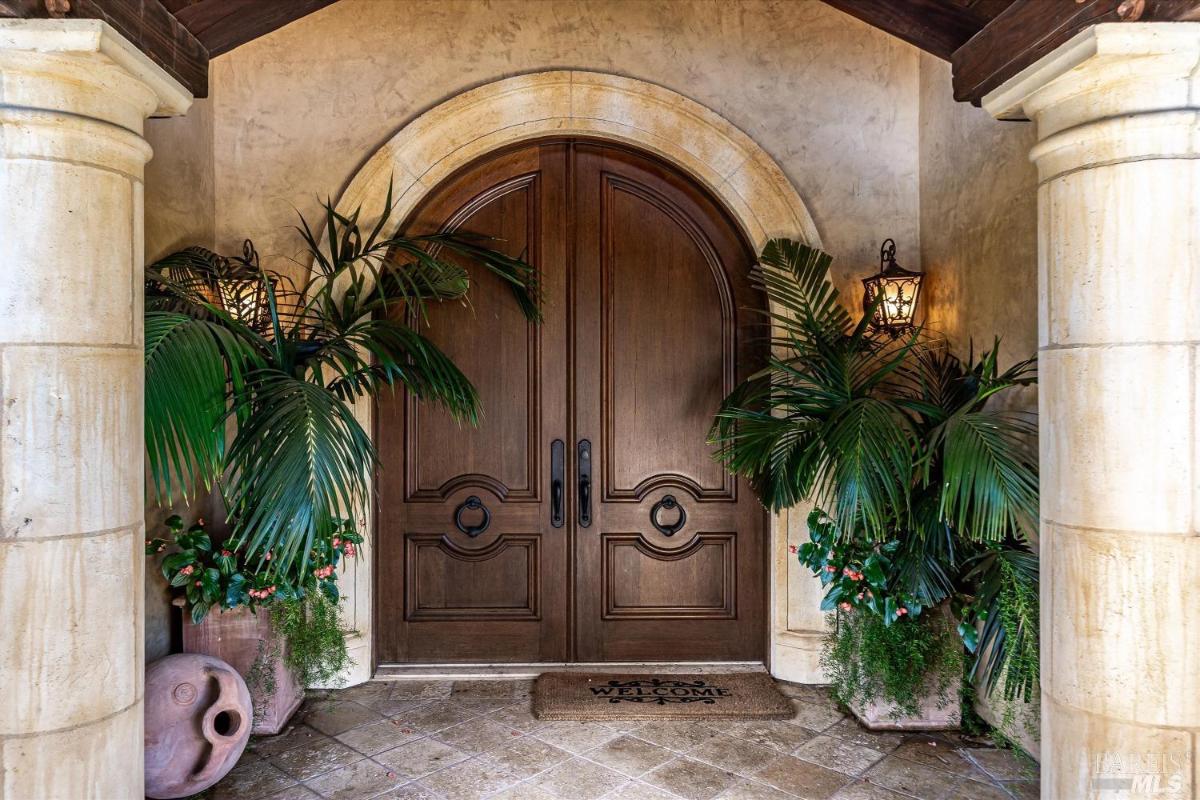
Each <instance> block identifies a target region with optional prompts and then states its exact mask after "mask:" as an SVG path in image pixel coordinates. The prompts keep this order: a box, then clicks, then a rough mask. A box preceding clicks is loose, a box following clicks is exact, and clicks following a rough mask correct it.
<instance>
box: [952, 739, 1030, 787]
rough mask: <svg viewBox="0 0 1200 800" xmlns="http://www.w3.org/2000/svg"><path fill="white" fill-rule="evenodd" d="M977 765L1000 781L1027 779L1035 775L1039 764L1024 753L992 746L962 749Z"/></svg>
mask: <svg viewBox="0 0 1200 800" xmlns="http://www.w3.org/2000/svg"><path fill="white" fill-rule="evenodd" d="M960 752H961V754H962V755H964V756H966V757H967V759H968V760H969V761H972V762H974V764H975V766H977V767H980V768H982V769H983V771H984V772H986V773H987V774H988V775H990V776H992V777H993V778H995V779H996V780H998V781H1025V780H1029V779H1030V778H1031V777H1033V775H1034V773H1035V771H1036V769H1037V765H1036V764H1035V763H1034V762H1033V761H1032V760H1031V759H1030V758H1029V757H1028V756H1025V755H1023V754H1018V753H1014V752H1013V751H1012V750H1000V749H998V748H992V747H973V748H970V749H963V750H961V751H960Z"/></svg>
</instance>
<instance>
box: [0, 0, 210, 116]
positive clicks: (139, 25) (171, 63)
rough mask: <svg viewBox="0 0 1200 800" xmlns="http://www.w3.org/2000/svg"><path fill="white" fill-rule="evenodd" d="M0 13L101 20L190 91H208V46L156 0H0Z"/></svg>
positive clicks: (200, 93) (202, 94) (199, 93)
mask: <svg viewBox="0 0 1200 800" xmlns="http://www.w3.org/2000/svg"><path fill="white" fill-rule="evenodd" d="M0 17H10V18H14V17H15V18H18V19H55V18H63V19H102V20H104V21H105V22H107V23H108V24H109V25H112V26H113V28H115V29H116V30H117V32H118V33H120V34H121V35H122V36H124V37H125V38H126V39H128V40H129V41H131V42H133V44H134V45H136V46H137V47H138V49H140V50H141V51H142V52H143V53H145V54H146V55H147V56H149V57H150V59H151V60H152V61H154V63H156V64H158V65H159V66H160V67H162V68H163V69H164V70H166V71H167V72H168V73H169V74H170V75H171V76H172V77H173V78H175V79H176V80H177V81H179V82H180V83H182V84H183V85H184V86H185V87H187V90H188V91H189V92H191V93H192V94H193V95H194V96H196V97H207V96H208V49H207V48H205V46H204V45H203V44H201V43H200V40H199V39H197V38H196V37H195V36H194V35H192V33H191V32H190V31H189V30H188V29H187V28H186V27H184V26H183V25H182V24H181V23H180V22H179V20H177V19H176V18H175V17H174V16H173V15H172V14H171V12H170V11H168V10H167V9H166V7H165V6H164V5H163V4H162V2H161V0H0Z"/></svg>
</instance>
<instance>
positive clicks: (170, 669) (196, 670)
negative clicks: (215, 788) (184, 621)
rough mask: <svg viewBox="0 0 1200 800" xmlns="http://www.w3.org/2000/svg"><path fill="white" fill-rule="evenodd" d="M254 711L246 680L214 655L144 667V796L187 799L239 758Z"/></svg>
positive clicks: (183, 655)
mask: <svg viewBox="0 0 1200 800" xmlns="http://www.w3.org/2000/svg"><path fill="white" fill-rule="evenodd" d="M253 717H254V711H253V709H252V707H251V705H250V692H249V691H248V690H247V689H246V682H245V681H243V680H242V676H241V675H239V674H238V673H237V671H236V670H234V669H233V667H231V666H229V665H228V664H226V663H225V662H224V661H222V660H221V659H219V658H213V657H212V656H204V655H196V654H190V653H181V654H179V655H173V656H167V657H166V658H161V659H159V660H158V661H155V662H154V663H153V664H151V665H150V666H149V667H147V668H146V735H145V741H146V796H147V797H153V798H174V797H187V796H188V795H192V794H196V793H197V792H202V791H204V790H205V789H207V788H208V787H210V786H212V785H213V784H214V783H216V782H217V781H219V780H221V778H223V777H225V774H226V773H228V772H229V770H231V769H233V766H234V764H236V763H237V761H238V759H239V758H241V756H242V751H243V750H245V749H246V742H247V741H249V739H250V725H251V722H252V720H253Z"/></svg>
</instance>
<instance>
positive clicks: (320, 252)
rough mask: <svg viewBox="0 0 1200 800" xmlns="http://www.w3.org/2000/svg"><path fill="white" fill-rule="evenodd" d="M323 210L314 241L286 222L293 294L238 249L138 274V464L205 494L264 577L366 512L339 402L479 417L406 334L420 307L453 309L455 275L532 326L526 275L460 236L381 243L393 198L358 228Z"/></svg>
mask: <svg viewBox="0 0 1200 800" xmlns="http://www.w3.org/2000/svg"><path fill="white" fill-rule="evenodd" d="M323 208H324V219H323V220H322V221H323V223H324V233H323V234H317V233H315V232H314V228H313V227H312V226H311V225H310V224H309V222H308V221H307V220H306V219H304V217H303V216H301V217H300V222H299V225H298V226H297V228H296V231H297V233H298V234H299V237H300V239H301V241H302V242H303V244H304V259H303V260H304V263H300V264H299V265H298V266H299V268H300V270H301V271H302V272H303V273H304V274H305V275H306V276H307V277H306V279H305V280H303V281H302V282H301V283H300V284H299V285H295V284H294V283H293V282H292V281H290V280H289V279H288V278H287V277H286V276H285V275H283V274H280V273H277V272H272V271H269V270H266V269H263V268H261V267H260V266H259V264H258V257H257V254H256V253H255V251H254V248H253V246H252V245H251V244H250V243H249V242H248V241H247V242H246V245H245V247H244V250H243V254H242V256H241V257H224V256H220V255H218V254H216V253H213V252H211V251H209V250H206V249H204V248H200V247H190V248H187V249H186V250H183V251H180V252H178V253H174V254H172V255H170V256H168V257H166V258H164V259H163V260H161V261H159V262H157V263H155V264H152V265H150V266H149V267H148V269H147V276H146V316H145V331H146V335H145V339H146V347H145V365H146V415H145V429H146V430H145V432H146V453H147V462H148V465H149V470H150V473H151V475H152V477H153V483H154V488H155V492H156V494H157V499H158V501H159V503H160V504H169V503H172V502H174V501H175V500H176V499H177V498H185V499H186V498H190V497H194V496H196V495H197V494H198V493H199V492H200V491H201V490H212V489H213V488H216V489H217V490H218V491H219V493H220V495H221V498H222V499H223V501H224V505H225V508H226V509H227V510H228V517H229V520H228V521H229V524H230V527H231V530H232V534H231V540H230V541H232V542H233V544H234V546H233V547H232V548H230V549H231V550H235V551H236V552H237V553H238V554H239V558H242V559H244V561H245V562H246V563H247V564H249V565H250V566H251V567H252V570H251V571H252V572H253V573H254V574H256V575H258V574H261V575H263V576H264V580H267V581H270V580H272V576H274V577H275V579H276V580H275V582H276V584H278V576H280V575H289V574H303V573H306V572H307V570H308V569H309V566H310V562H311V559H312V558H313V553H314V552H316V551H317V550H318V549H319V545H320V543H321V542H323V541H328V540H329V539H330V538H331V537H332V536H333V535H334V533H335V532H337V531H339V530H341V529H342V526H343V525H344V519H345V518H346V517H348V516H351V515H353V514H354V513H355V510H356V509H361V508H362V506H363V504H364V503H365V500H366V498H367V495H368V487H369V481H370V476H371V474H372V472H373V469H374V467H375V466H376V453H375V449H374V446H373V445H372V443H371V439H370V437H369V436H368V435H367V433H366V431H364V430H363V428H362V425H361V424H360V423H359V421H358V420H357V419H356V418H355V416H354V414H353V412H352V410H351V408H350V406H349V402H350V401H353V400H354V399H355V398H357V397H361V396H369V395H375V394H377V393H379V392H381V391H384V390H388V391H394V390H396V389H403V390H406V391H408V392H409V393H411V394H412V395H413V396H415V397H417V398H420V399H421V400H425V401H430V402H433V403H436V404H439V405H441V406H442V407H444V408H445V409H446V410H447V411H448V412H449V414H450V415H451V416H452V417H453V418H455V419H457V420H459V421H460V422H462V423H464V424H475V423H476V422H477V420H478V417H479V397H478V394H477V392H476V390H475V387H474V386H473V385H472V384H471V382H470V381H469V380H468V379H467V377H466V376H465V375H464V374H463V373H462V372H461V371H460V370H459V368H458V367H457V366H455V364H454V363H453V362H452V361H451V360H450V358H448V357H447V356H446V354H445V353H443V352H442V351H441V350H440V349H439V348H438V347H437V346H436V345H435V344H434V343H433V342H432V341H430V340H429V339H428V338H426V337H425V336H424V335H422V333H421V328H422V327H423V324H424V323H425V322H426V321H427V316H426V309H427V306H428V304H429V303H431V302H452V301H457V302H464V303H465V302H466V296H467V293H468V291H469V288H470V274H469V272H468V271H467V268H466V266H465V265H475V266H476V267H478V268H481V269H484V270H487V271H489V272H491V273H493V274H495V275H497V276H499V277H500V278H501V279H502V280H503V281H504V282H505V283H506V284H507V285H508V286H509V288H510V289H511V293H512V296H513V297H514V298H515V300H516V302H517V304H518V306H519V307H520V309H521V311H522V312H523V313H524V315H525V316H526V317H527V318H529V319H530V320H535V321H536V320H539V319H540V316H541V312H540V303H541V300H540V293H539V287H538V281H537V273H536V271H535V270H534V269H533V268H532V267H531V266H530V265H529V264H527V263H525V262H524V261H522V260H521V259H519V258H515V257H512V256H509V255H506V254H504V253H502V252H500V251H499V250H494V249H490V248H489V247H487V246H485V245H487V244H489V242H488V241H487V240H484V239H481V238H480V237H475V236H471V235H469V234H463V233H437V234H432V235H427V236H405V235H401V234H398V233H393V232H392V230H393V229H394V228H395V227H396V225H397V221H396V220H395V219H393V217H394V212H395V203H394V202H393V199H392V193H391V190H390V189H389V191H388V196H387V199H386V200H385V202H384V207H383V209H382V210H381V213H380V214H379V216H378V218H377V219H376V220H375V222H374V223H373V224H371V225H370V226H369V227H368V226H367V223H366V222H363V221H360V217H361V209H359V210H355V211H354V212H352V213H350V214H349V215H343V214H341V213H339V212H338V211H336V210H335V209H334V206H333V204H332V203H331V202H329V201H326V202H325V203H323ZM234 290H236V292H235V291H234ZM231 298H232V299H231ZM239 298H240V299H239ZM207 576H208V573H207V570H206V572H205V576H203V577H201V581H204V580H206V579H207Z"/></svg>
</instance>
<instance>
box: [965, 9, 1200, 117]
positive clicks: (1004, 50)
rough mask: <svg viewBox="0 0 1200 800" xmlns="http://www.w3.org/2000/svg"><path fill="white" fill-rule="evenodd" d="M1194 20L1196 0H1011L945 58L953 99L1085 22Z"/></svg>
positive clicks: (980, 88) (979, 88)
mask: <svg viewBox="0 0 1200 800" xmlns="http://www.w3.org/2000/svg"><path fill="white" fill-rule="evenodd" d="M1195 20H1200V0H1076V1H1075V2H1066V0H1062V1H1061V2H1059V1H1056V2H1047V1H1046V0H1015V2H1013V3H1012V5H1010V6H1009V7H1008V8H1007V9H1005V10H1004V11H1003V12H1001V13H1000V14H999V15H998V16H997V17H996V18H995V19H993V20H992V21H991V22H989V23H988V24H987V25H986V26H984V28H983V29H982V30H981V31H979V33H977V34H975V36H974V37H972V38H971V40H970V41H968V42H966V43H965V44H963V45H962V46H961V47H959V48H958V50H956V51H955V52H954V54H953V55H952V56H951V58H950V64H951V66H952V71H953V76H954V99H955V100H959V101H962V102H970V103H972V104H974V105H979V103H980V101H981V100H982V99H983V96H984V95H985V94H987V93H988V92H990V91H991V90H993V89H995V88H996V87H997V86H999V85H1000V84H1002V83H1004V82H1005V81H1006V80H1008V79H1009V78H1011V77H1012V76H1014V75H1016V74H1017V73H1018V72H1020V71H1021V70H1023V69H1025V68H1026V67H1028V66H1029V65H1030V64H1032V63H1034V62H1035V61H1037V60H1038V59H1039V58H1041V57H1042V56H1044V55H1046V54H1047V53H1049V52H1050V51H1052V50H1054V49H1055V48H1056V47H1058V46H1059V45H1061V44H1063V43H1064V42H1066V41H1067V40H1068V39H1070V38H1071V37H1072V36H1074V35H1075V34H1077V33H1079V32H1080V31H1081V30H1083V29H1084V28H1087V27H1088V26H1090V25H1096V24H1098V23H1101V22H1137V21H1140V22H1184V21H1195Z"/></svg>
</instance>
